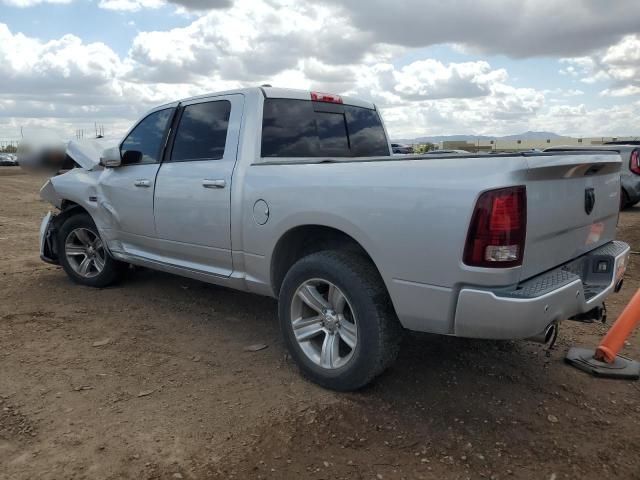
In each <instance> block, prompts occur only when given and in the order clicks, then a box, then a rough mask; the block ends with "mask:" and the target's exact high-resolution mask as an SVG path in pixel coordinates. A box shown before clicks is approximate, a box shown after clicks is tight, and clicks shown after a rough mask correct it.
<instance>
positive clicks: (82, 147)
mask: <svg viewBox="0 0 640 480" xmlns="http://www.w3.org/2000/svg"><path fill="white" fill-rule="evenodd" d="M116 145H117V140H116V139H115V138H93V139H89V140H85V139H83V140H71V141H70V142H69V144H68V145H67V155H69V156H70V157H71V158H72V159H73V160H74V161H75V162H76V163H77V164H78V165H80V166H81V167H82V168H84V169H85V170H93V169H94V168H95V167H97V166H98V165H99V164H100V157H101V156H102V152H104V150H105V149H106V148H110V147H115V146H116Z"/></svg>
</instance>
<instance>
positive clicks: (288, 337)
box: [279, 250, 402, 391]
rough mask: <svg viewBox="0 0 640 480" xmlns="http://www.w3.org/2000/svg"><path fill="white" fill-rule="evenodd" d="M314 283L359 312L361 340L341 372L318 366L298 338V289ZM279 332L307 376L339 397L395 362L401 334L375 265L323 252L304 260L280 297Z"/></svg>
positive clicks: (293, 270)
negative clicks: (330, 287) (294, 315)
mask: <svg viewBox="0 0 640 480" xmlns="http://www.w3.org/2000/svg"><path fill="white" fill-rule="evenodd" d="M311 279H322V280H326V281H329V282H331V283H332V284H334V285H335V286H337V287H338V288H339V289H340V290H341V291H342V293H343V294H344V296H345V297H346V298H347V301H348V302H349V304H350V306H351V307H352V309H353V310H354V313H355V316H356V318H357V322H358V339H357V342H356V346H355V347H354V348H353V355H352V356H351V358H350V359H349V360H348V362H347V363H346V364H344V365H343V366H341V367H340V368H335V369H327V368H323V367H321V366H320V365H318V364H317V363H314V362H313V361H312V360H311V359H310V358H309V357H308V356H307V355H306V354H305V353H304V352H303V350H302V348H301V347H300V344H299V343H298V341H297V340H296V338H295V334H294V330H293V326H292V321H291V305H292V301H293V298H294V295H295V294H296V291H297V290H298V288H299V287H300V286H301V285H302V284H304V283H305V282H306V281H309V280H311ZM279 318H280V326H281V329H282V333H283V336H284V340H285V343H286V345H287V348H288V349H289V352H290V354H291V356H292V357H293V359H294V360H295V362H296V363H297V365H298V366H299V368H300V370H301V371H302V373H303V374H304V375H305V376H306V377H308V378H309V379H311V380H312V381H314V382H315V383H318V384H319V385H321V386H323V387H326V388H329V389H332V390H338V391H352V390H357V389H359V388H361V387H363V386H365V385H367V384H368V383H369V382H371V380H373V379H374V378H375V377H376V376H378V375H379V374H381V373H382V372H383V371H384V370H385V369H386V368H387V367H388V366H389V365H391V363H392V362H393V361H394V360H395V358H396V357H397V354H398V350H399V343H400V340H401V338H402V328H401V326H400V323H399V322H398V319H397V317H396V314H395V312H394V310H393V307H392V304H391V300H390V298H389V295H388V293H387V290H386V288H385V286H384V283H383V281H382V279H381V278H380V275H379V273H378V271H377V270H376V268H375V266H374V265H372V263H371V261H370V260H368V259H367V258H364V257H363V256H360V255H358V254H355V253H347V252H342V251H334V250H331V251H322V252H317V253H314V254H311V255H309V256H306V257H304V258H302V259H300V260H299V261H298V262H296V263H295V264H294V265H293V267H291V269H290V270H289V271H288V272H287V275H286V276H285V278H284V281H283V283H282V287H281V289H280V295H279Z"/></svg>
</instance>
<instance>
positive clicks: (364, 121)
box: [262, 98, 389, 157]
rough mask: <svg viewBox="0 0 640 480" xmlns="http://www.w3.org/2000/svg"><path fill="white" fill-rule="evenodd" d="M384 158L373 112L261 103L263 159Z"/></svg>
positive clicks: (379, 125) (285, 102) (384, 149)
mask: <svg viewBox="0 0 640 480" xmlns="http://www.w3.org/2000/svg"><path fill="white" fill-rule="evenodd" d="M386 155H389V145H388V144H387V138H386V135H385V134H384V129H383V128H382V122H381V121H380V117H379V116H378V112H376V111H375V110H372V109H369V108H362V107H355V106H352V105H342V104H332V103H323V102H312V101H311V100H295V99H284V98H267V99H266V100H265V101H264V113H263V117H262V156H263V157H325V156H326V157H372V156H386Z"/></svg>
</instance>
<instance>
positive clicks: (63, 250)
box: [58, 213, 125, 287]
mask: <svg viewBox="0 0 640 480" xmlns="http://www.w3.org/2000/svg"><path fill="white" fill-rule="evenodd" d="M58 252H59V255H58V258H59V259H60V265H62V268H63V269H64V271H65V272H66V273H67V275H68V276H69V277H70V278H71V279H72V280H73V281H74V282H76V283H79V284H81V285H86V286H89V287H106V286H108V285H111V284H112V283H114V282H115V281H117V280H118V279H119V278H120V276H121V275H122V273H123V271H124V267H125V264H123V263H121V262H118V261H117V260H114V259H113V258H111V256H110V255H109V252H108V251H107V249H106V247H105V245H104V243H103V241H102V239H101V238H100V234H99V233H98V229H97V228H96V226H95V224H94V223H93V220H92V219H91V217H90V216H89V215H87V214H86V213H78V214H76V215H72V216H70V217H69V218H67V219H66V220H65V221H64V223H63V224H62V226H61V227H60V230H59V233H58Z"/></svg>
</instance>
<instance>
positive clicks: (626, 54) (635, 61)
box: [561, 34, 640, 97]
mask: <svg viewBox="0 0 640 480" xmlns="http://www.w3.org/2000/svg"><path fill="white" fill-rule="evenodd" d="M561 62H562V63H564V64H567V65H568V67H567V68H566V69H565V70H568V69H571V71H572V72H574V73H573V74H574V76H577V77H582V78H581V79H580V81H581V82H583V83H586V84H595V83H601V82H608V83H610V84H611V86H610V87H609V88H606V89H604V90H602V92H601V95H603V96H611V97H623V96H632V95H638V94H640V35H638V34H634V35H627V36H625V37H624V38H622V39H621V40H620V41H619V42H617V43H615V44H613V45H611V46H609V47H608V48H605V49H600V50H597V51H595V52H593V53H592V54H591V55H589V56H585V57H577V58H566V59H562V60H561Z"/></svg>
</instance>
